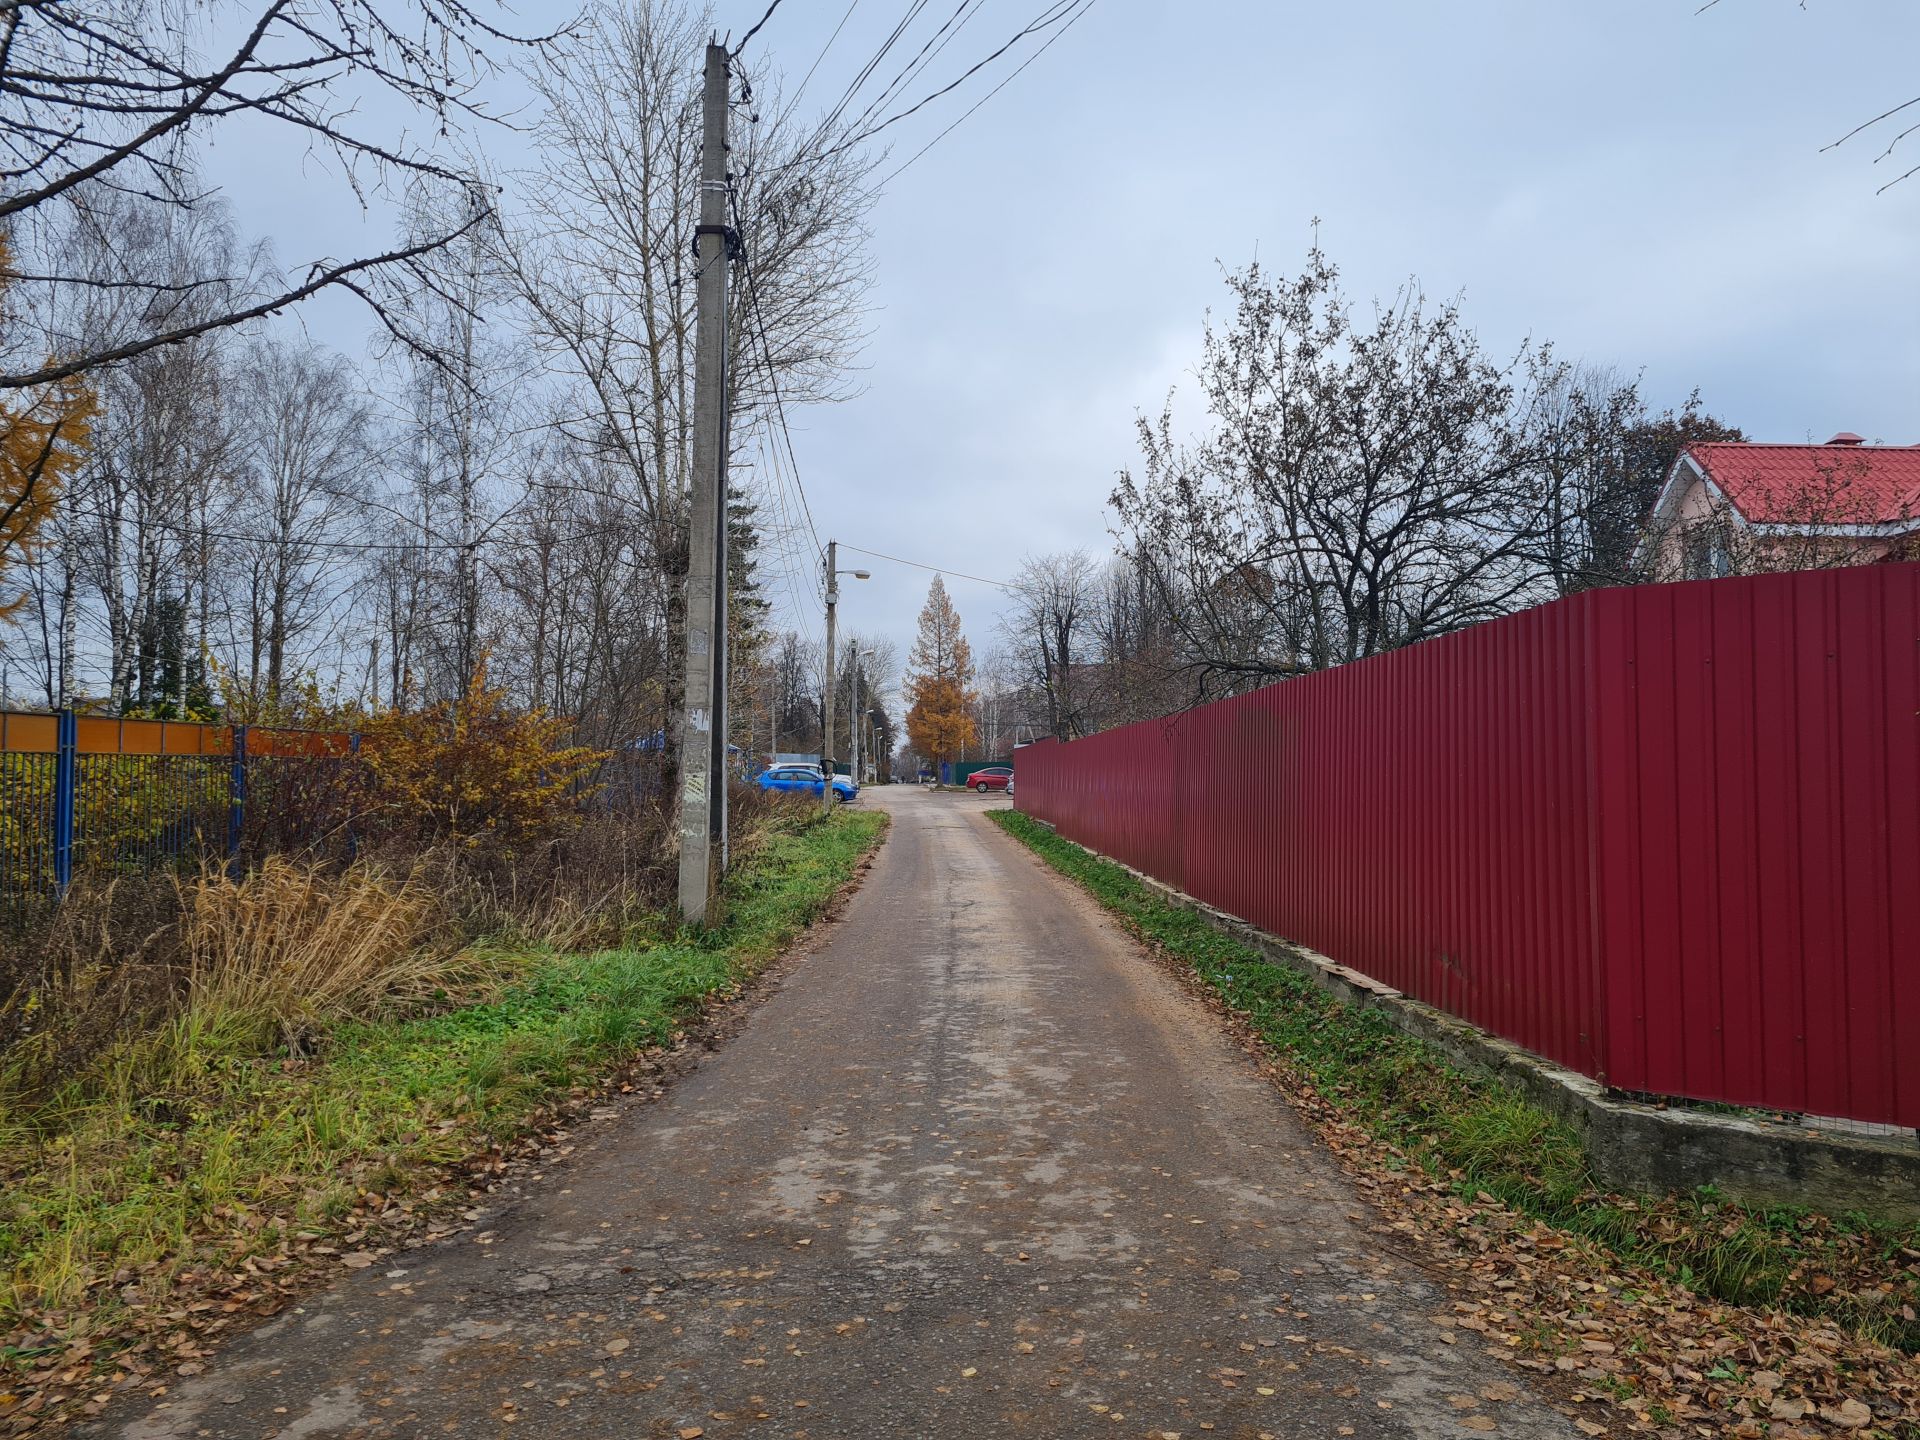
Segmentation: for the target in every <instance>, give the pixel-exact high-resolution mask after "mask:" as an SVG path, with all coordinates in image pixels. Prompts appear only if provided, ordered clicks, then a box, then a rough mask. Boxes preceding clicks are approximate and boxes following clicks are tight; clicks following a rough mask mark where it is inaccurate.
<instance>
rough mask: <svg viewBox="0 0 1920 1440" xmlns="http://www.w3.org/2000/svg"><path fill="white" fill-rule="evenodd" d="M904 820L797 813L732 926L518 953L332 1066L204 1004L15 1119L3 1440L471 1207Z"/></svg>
mask: <svg viewBox="0 0 1920 1440" xmlns="http://www.w3.org/2000/svg"><path fill="white" fill-rule="evenodd" d="M885 826H886V816H885V815H884V814H879V813H872V812H841V813H839V814H836V815H834V816H833V817H831V818H830V819H824V820H821V819H807V820H793V819H788V820H782V821H778V822H775V823H774V824H773V825H772V827H771V829H770V831H769V832H767V833H765V834H764V835H762V836H761V837H759V839H758V843H756V844H755V845H754V846H753V847H752V849H751V853H750V854H748V855H747V856H746V857H745V858H744V860H743V862H742V863H741V864H740V865H739V867H738V868H737V869H736V870H735V872H734V873H733V874H732V875H731V876H729V877H728V880H727V882H726V886H725V889H724V894H723V899H722V902H721V919H720V921H719V923H718V924H716V925H714V926H712V927H711V928H708V929H706V930H703V931H692V930H682V931H678V932H672V931H671V927H670V926H669V925H668V924H666V923H664V922H663V923H662V924H661V926H660V927H659V928H660V931H661V933H663V934H666V933H670V934H671V938H668V939H665V940H662V941H661V942H660V943H655V944H639V945H635V946H633V947H631V948H623V949H617V950H608V951H602V952H598V953H592V954H563V953H555V952H539V951H534V952H525V953H515V954H509V955H495V956H492V957H490V969H491V972H492V973H493V974H494V975H495V976H496V977H499V978H498V979H497V980H496V982H495V983H494V984H493V985H492V986H491V987H490V989H489V991H488V993H486V994H484V995H483V996H481V997H479V998H473V999H471V1000H470V1001H469V1003H458V1002H457V1001H452V1002H449V1004H448V1005H447V1006H445V1007H443V1008H441V1010H440V1011H439V1013H427V1014H418V1013H416V1014H414V1015H413V1016H411V1017H407V1018H394V1019H389V1020H380V1021H373V1022H367V1021H356V1022H343V1023H340V1024H338V1025H335V1026H333V1027H332V1028H330V1029H329V1030H328V1031H327V1032H326V1033H325V1034H324V1035H322V1036H321V1037H320V1038H319V1040H318V1042H317V1044H316V1045H315V1047H314V1051H315V1053H314V1054H313V1055H312V1057H311V1058H302V1057H299V1056H294V1055H288V1054H285V1053H281V1054H277V1055H272V1054H268V1055H263V1054H261V1053H259V1052H258V1048H257V1046H254V1047H251V1048H249V1046H248V1045H247V1044H245V1043H243V1042H242V1041H240V1040H239V1039H237V1038H234V1036H233V1034H232V1033H230V1032H229V1030H228V1029H227V1028H226V1027H223V1026H222V1025H220V1024H218V1023H208V1022H207V1021H206V1019H205V1017H200V1016H197V1015H196V1013H195V1012H194V1011H193V1010H191V1009H190V1010H188V1011H187V1012H186V1013H185V1014H183V1015H181V1016H180V1017H178V1018H177V1019H176V1020H174V1021H172V1022H171V1023H170V1025H169V1027H168V1028H167V1030H166V1031H165V1032H164V1033H161V1034H157V1035H151V1036H144V1037H136V1038H134V1039H131V1040H129V1041H128V1042H127V1046H126V1047H125V1048H124V1050H123V1053H120V1054H118V1055H117V1056H115V1057H113V1058H112V1060H111V1062H110V1063H109V1064H108V1065H106V1066H104V1067H102V1070H103V1073H102V1074H101V1075H97V1076H95V1077H94V1078H93V1080H92V1082H91V1083H90V1084H88V1085H85V1086H82V1085H79V1084H76V1085H75V1086H72V1087H69V1089H68V1090H67V1091H66V1092H65V1093H64V1094H63V1095H61V1096H57V1097H55V1099H54V1100H53V1101H51V1102H49V1103H47V1104H44V1105H41V1106H38V1107H35V1108H33V1109H31V1110H26V1109H13V1110H0V1157H4V1158H3V1159H0V1192H4V1200H3V1201H0V1434H3V1433H10V1432H11V1431H12V1430H14V1429H15V1428H20V1427H24V1426H25V1425H27V1424H30V1423H31V1417H30V1415H29V1414H27V1413H24V1407H26V1406H27V1405H28V1404H29V1403H30V1402H31V1403H32V1405H33V1409H35V1410H44V1411H48V1412H51V1410H53V1409H58V1408H61V1402H62V1401H71V1400H73V1399H74V1397H75V1395H77V1394H81V1393H83V1392H84V1391H85V1390H87V1389H88V1388H89V1381H88V1379H87V1376H88V1375H89V1374H90V1373H92V1372H93V1371H94V1370H95V1368H96V1366H97V1365H98V1364H99V1363H100V1362H102V1361H103V1360H104V1359H106V1358H107V1357H108V1356H109V1355H111V1356H112V1357H113V1358H114V1360H115V1361H116V1363H118V1364H120V1365H121V1366H122V1367H123V1368H131V1369H133V1370H135V1371H136V1372H138V1371H145V1372H147V1373H149V1374H158V1373H160V1372H161V1371H163V1370H164V1369H166V1368H170V1367H173V1366H175V1365H176V1364H177V1362H179V1361H180V1360H189V1361H191V1360H192V1359H193V1358H194V1357H195V1356H196V1355H197V1354H198V1353H199V1345H200V1343H201V1342H203V1341H204V1339H205V1338H206V1336H207V1334H208V1333H209V1332H210V1331H213V1330H217V1329H219V1328H223V1327H224V1325H226V1324H227V1323H229V1322H228V1321H227V1320H225V1319H222V1318H220V1317H223V1316H229V1315H238V1317H239V1318H240V1319H244V1318H245V1312H247V1311H250V1310H262V1309H271V1308H274V1307H275V1306H276V1305H277V1304H278V1303H279V1297H280V1296H282V1295H284V1294H287V1293H291V1292H292V1291H293V1290H294V1289H296V1288H297V1285H298V1282H299V1277H300V1276H301V1275H302V1274H303V1273H310V1272H311V1270H312V1269H313V1267H314V1264H315V1263H316V1262H318V1263H321V1264H327V1263H343V1262H344V1263H349V1264H354V1263H367V1262H366V1261H361V1260H358V1258H357V1256H358V1253H359V1252H369V1253H370V1252H373V1251H376V1250H378V1249H380V1248H381V1247H383V1246H385V1245H387V1244H389V1243H391V1242H392V1241H394V1240H396V1239H397V1238H398V1237H399V1236H401V1235H404V1234H406V1233H407V1231H408V1229H409V1228H410V1227H411V1225H412V1220H413V1216H414V1214H415V1212H416V1210H417V1211H419V1212H420V1213H421V1214H422V1215H424V1214H426V1213H427V1212H431V1211H435V1210H436V1206H438V1205H440V1204H441V1203H442V1202H446V1203H454V1204H458V1203H464V1202H465V1199H466V1197H467V1195H468V1194H469V1192H470V1190H472V1189H474V1188H476V1187H478V1188H484V1186H485V1184H486V1181H485V1177H486V1176H487V1175H490V1174H494V1173H497V1172H498V1171H499V1170H501V1169H502V1168H504V1165H505V1157H506V1156H507V1155H508V1154H509V1153H510V1151H511V1148H512V1147H513V1145H514V1144H515V1142H516V1141H518V1140H520V1139H521V1138H522V1137H526V1136H528V1135H529V1134H530V1132H537V1131H539V1130H542V1129H544V1128H546V1127H548V1126H549V1125H551V1124H552V1122H553V1120H554V1117H555V1115H556V1114H557V1113H558V1111H560V1110H561V1109H563V1108H565V1107H566V1106H567V1105H568V1104H569V1103H570V1102H572V1103H578V1102H579V1101H580V1100H582V1099H583V1098H584V1097H587V1096H590V1095H591V1094H593V1093H594V1092H595V1090H596V1088H597V1087H599V1086H600V1085H601V1084H602V1083H603V1082H604V1081H606V1080H607V1079H608V1078H609V1077H611V1076H613V1075H615V1074H617V1073H618V1072H620V1071H621V1070H622V1069H623V1068H624V1067H625V1066H627V1065H628V1064H629V1063H630V1062H632V1061H633V1060H635V1059H636V1058H638V1057H640V1056H642V1055H643V1054H646V1053H649V1052H657V1051H659V1050H660V1049H662V1048H664V1047H667V1046H669V1045H671V1044H672V1042H673V1040H674V1037H675V1036H676V1034H677V1033H678V1032H679V1031H680V1030H681V1029H682V1028H683V1027H684V1026H685V1025H687V1024H688V1023H690V1022H691V1021H693V1020H695V1019H696V1018H697V1017H698V1016H699V1015H700V1014H701V1012H702V1010H703V1008H704V1007H705V1006H707V1005H708V1004H710V1003H713V1002H715V1001H718V1000H722V999H725V998H727V997H729V996H731V995H733V994H735V993H737V992H738V991H739V990H740V989H741V988H743V987H744V986H745V985H746V984H747V982H748V981H750V980H751V979H752V978H753V977H754V976H755V975H756V974H758V973H759V971H760V970H762V969H763V968H764V967H765V966H766V965H767V964H768V962H769V961H771V960H772V959H773V958H774V957H776V956H777V955H778V954H779V953H780V952H781V951H782V950H783V949H784V948H785V947H786V946H787V945H788V944H789V943H790V942H792V941H793V940H794V938H795V937H797V936H798V935H799V934H800V933H801V931H803V930H804V929H805V928H806V927H807V926H808V925H809V924H810V923H812V922H813V921H814V920H816V919H817V918H819V916H820V915H821V914H822V913H823V912H824V911H825V910H826V908H827V906H828V905H829V904H830V903H831V901H832V900H833V898H834V897H835V895H836V894H838V893H839V892H840V891H841V889H842V888H843V887H844V886H845V885H847V884H848V883H849V882H850V881H851V880H852V878H853V877H854V876H855V874H856V873H857V871H858V869H859V866H860V864H861V862H862V860H863V859H864V858H865V857H866V856H867V855H868V854H869V853H870V852H871V851H872V850H873V848H874V847H875V846H876V845H877V844H878V843H879V840H880V837H881V834H882V832H883V831H884V829H885ZM107 1072H111V1074H109V1073H107ZM335 1255H341V1256H342V1257H343V1259H342V1260H341V1261H336V1260H334V1259H333V1257H334V1256H335ZM209 1301H211V1302H213V1303H208V1302H209ZM169 1314H171V1315H172V1317H173V1319H172V1320H171V1321H170V1320H169V1318H168V1316H169ZM190 1316H191V1317H193V1318H194V1320H195V1322H196V1323H193V1324H188V1323H186V1322H187V1320H188V1318H189V1317H190ZM176 1322H177V1323H176ZM204 1322H215V1323H204ZM56 1370H58V1371H59V1372H60V1375H55V1374H54V1373H53V1372H55V1371H56ZM10 1372H11V1377H12V1378H11V1381H10V1380H9V1373H10ZM68 1375H70V1376H71V1377H72V1379H71V1381H70V1382H68V1383H66V1384H65V1385H64V1386H62V1385H60V1384H56V1383H54V1382H56V1381H58V1380H60V1379H61V1378H62V1377H64V1376H68ZM63 1388H64V1389H65V1390H67V1391H68V1392H69V1393H67V1394H65V1395H62V1394H60V1393H59V1391H60V1390H61V1389H63ZM39 1392H52V1393H50V1394H42V1393H39ZM36 1396H37V1398H36ZM9 1402H11V1403H9ZM10 1419H11V1420H13V1421H15V1422H17V1424H9V1423H8V1422H9V1420H10Z"/></svg>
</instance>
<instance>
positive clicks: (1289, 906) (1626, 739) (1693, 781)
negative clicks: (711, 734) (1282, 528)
mask: <svg viewBox="0 0 1920 1440" xmlns="http://www.w3.org/2000/svg"><path fill="white" fill-rule="evenodd" d="M1016 769H1017V774H1018V790H1017V794H1018V801H1019V806H1020V808H1021V809H1022V810H1025V811H1027V812H1029V813H1030V814H1033V815H1036V816H1038V817H1039V818H1041V819H1044V820H1048V821H1051V822H1052V823H1054V824H1055V825H1057V826H1058V827H1059V828H1060V831H1061V833H1062V834H1064V835H1066V836H1068V837H1069V838H1071V839H1074V840H1079V841H1082V842H1083V843H1085V844H1087V845H1089V846H1091V847H1092V848H1094V849H1096V850H1100V851H1102V852H1104V853H1106V854H1109V855H1112V856H1114V857H1116V858H1118V859H1121V860H1124V861H1126V862H1127V863H1128V864H1130V865H1134V866H1136V867H1138V868H1139V869H1141V870H1144V871H1146V872H1148V873H1149V874H1152V875H1156V876H1158V877H1160V878H1162V879H1164V880H1167V881H1168V882H1170V883H1172V884H1175V885H1178V886H1179V887H1181V888H1182V889H1184V890H1186V891H1188V892H1189V893H1191V894H1193V895H1195V896H1196V897H1198V898H1199V899H1202V900H1205V901H1207V902H1208V903H1209V904H1213V905H1217V906H1219V907H1220V908H1221V909H1223V910H1227V911H1230V912H1232V913H1233V914H1236V915H1240V916H1243V917H1245V918H1246V919H1248V920H1251V921H1253V922H1254V923H1255V924H1257V925H1259V926H1261V927H1262V928H1264V929H1267V930H1270V931H1272V932H1274V933H1276V934H1279V935H1283V936H1286V937H1287V938H1289V939H1292V940H1295V941H1298V942H1300V943H1302V944H1305V945H1308V946H1310V947H1312V948H1313V949H1315V950H1318V951H1320V952H1322V953H1323V954H1326V955H1329V956H1331V957H1332V958H1334V959H1336V960H1338V961H1340V962H1341V963H1342V964H1345V965H1349V966H1351V967H1353V968H1354V969H1356V970H1359V971H1361V972H1363V973H1365V974H1367V975H1370V976H1373V977H1374V978H1375V979H1378V980H1381V981H1384V982H1385V983H1387V984H1389V985H1392V986H1394V987H1395V988H1397V989H1400V990H1403V991H1405V992H1406V993H1408V994H1409V995H1413V996H1415V997H1417V998H1419V999H1421V1000H1424V1001H1427V1002H1428V1003H1430V1004H1433V1005H1436V1006H1439V1007H1440V1008H1442V1009H1445V1010H1448V1011H1450V1012H1452V1013H1453V1014H1456V1015H1459V1016H1461V1017H1463V1018H1465V1019H1467V1020H1470V1021H1472V1022H1473V1023H1475V1024H1476V1025H1479V1026H1481V1027H1483V1028H1485V1029H1487V1030H1490V1031H1493V1032H1494V1033H1496V1034H1499V1035H1503V1036H1506V1037H1507V1038H1509V1039H1511V1040H1514V1041H1517V1042H1518V1043H1520V1044H1522V1045H1525V1046H1526V1047H1528V1048H1529V1049H1531V1050H1534V1051H1536V1052H1538V1053H1540V1054H1542V1055H1546V1056H1548V1057H1549V1058H1551V1059H1553V1060H1556V1061H1558V1062H1560V1063H1561V1064H1564V1065H1567V1066H1569V1067H1571V1068H1573V1069H1576V1070H1579V1071H1582V1072H1584V1073H1586V1074H1588V1075H1592V1076H1595V1077H1596V1078H1599V1079H1602V1080H1605V1081H1606V1082H1607V1083H1609V1084H1611V1085H1614V1086H1617V1087H1620V1088H1622V1089H1626V1090H1634V1091H1649V1092H1654V1093H1658V1094H1665V1095H1677V1096H1687V1097H1690V1098H1693V1099H1699V1100H1718V1101H1726V1102H1730V1103H1734V1104H1744V1105H1753V1106H1761V1107H1766V1108H1772V1109H1782V1110H1796V1111H1805V1112H1809V1113H1812V1114H1818V1115H1842V1116H1848V1117H1852V1118H1854V1119H1858V1120H1868V1121H1881V1122H1888V1123H1894V1124H1900V1125H1920V952H1917V951H1916V948H1915V941H1916V936H1917V935H1920V566H1915V565H1878V566H1869V567H1861V568H1857V569H1847V570H1833V571H1823V572H1813V573H1800V574H1791V575H1771V576H1757V577H1752V578H1742V579H1732V580H1716V581H1703V582H1695V583H1691V584H1684V585H1659V586H1639V587H1634V588H1629V589H1619V590H1604V591H1595V592H1592V593H1590V594H1587V595H1582V596H1578V597H1575V598H1573V599H1570V600H1564V601H1560V602H1557V603H1555V604H1551V605H1546V606H1542V607H1540V608H1539V609H1536V610H1530V611H1527V612H1525V613H1523V614H1519V615H1514V616H1510V617H1508V618H1506V619H1504V620H1498V621H1494V622H1492V623H1490V624H1486V625H1481V626H1477V627H1474V628H1473V629H1470V630H1465V631H1462V632H1460V633H1458V634H1455V635H1450V636H1446V637H1444V638H1442V639H1438V640H1432V641H1428V642H1426V643H1424V644H1421V645H1415V646H1411V647H1409V648H1407V649H1405V650H1400V651H1395V652H1393V653H1391V654H1387V655H1382V656H1378V657H1376V658H1374V659H1371V660H1366V661H1362V662H1360V663H1358V664H1354V665H1348V666H1343V667H1341V668H1340V669H1337V670H1331V671H1327V672H1324V673H1322V674H1317V675H1310V676H1305V677H1303V678H1301V679H1298V680H1293V681H1289V682H1287V683H1285V684H1281V685H1275V686H1271V687H1269V688H1268V689H1265V690H1260V691H1257V692H1255V693H1253V694H1250V695H1245V696H1241V697H1238V698H1236V699H1232V700H1226V701H1221V702H1219V703H1218V704H1214V705H1208V706H1203V707H1200V708H1198V709H1195V710H1192V711H1188V712H1187V713H1185V714H1183V715H1180V716H1175V717H1169V718H1168V719H1166V720H1156V721H1148V722H1146V723H1144V724H1139V725H1132V726H1128V727H1126V728H1124V729H1120V730H1112V731H1108V732H1106V733H1105V734H1101V735H1095V736H1092V737H1090V738H1088V739H1085V740H1078V741H1075V742H1073V743H1071V744H1066V745H1056V744H1047V745H1037V746H1030V747H1026V748H1024V749H1022V750H1021V751H1019V752H1018V757H1017V762H1016Z"/></svg>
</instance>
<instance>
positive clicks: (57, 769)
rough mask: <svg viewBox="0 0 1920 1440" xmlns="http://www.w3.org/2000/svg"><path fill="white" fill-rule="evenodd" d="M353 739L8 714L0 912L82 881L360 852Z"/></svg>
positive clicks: (1, 737) (1, 796)
mask: <svg viewBox="0 0 1920 1440" xmlns="http://www.w3.org/2000/svg"><path fill="white" fill-rule="evenodd" d="M357 741H358V737H357V736H351V735H346V734H334V733H326V732H317V731H303V730H280V729H274V730H258V729H249V727H247V726H225V725H201V724H190V723H181V722H172V721H158V720H115V719H102V718H99V717H93V716H79V715H75V714H74V713H73V712H71V711H61V712H59V713H57V714H53V715H45V714H25V713H18V712H0V913H8V914H13V915H16V916H17V915H19V914H21V913H23V912H26V911H30V910H32V909H34V908H36V907H38V906H40V905H43V904H45V903H46V902H47V901H49V900H52V899H55V898H57V897H58V896H59V895H60V894H62V893H64V892H65V890H66V889H67V887H68V886H69V885H71V884H72V883H73V880H74V879H75V877H76V876H77V875H79V874H83V873H97V874H149V873H153V872H156V871H160V870H164V869H169V868H177V867H180V866H185V865H192V864H198V863H201V862H203V861H205V860H208V859H218V858H221V857H223V856H224V857H227V858H228V859H240V858H251V857H252V856H254V855H257V854H264V853H270V852H275V851H289V850H296V849H301V848H309V847H316V846H333V847H336V848H340V849H344V850H348V851H350V850H351V846H352V837H351V833H350V831H351V805H352V800H351V797H352V793H353V785H352V780H353V774H352V771H353V766H354V763H355V761H354V757H355V755H356V753H357V750H358V744H357Z"/></svg>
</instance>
